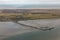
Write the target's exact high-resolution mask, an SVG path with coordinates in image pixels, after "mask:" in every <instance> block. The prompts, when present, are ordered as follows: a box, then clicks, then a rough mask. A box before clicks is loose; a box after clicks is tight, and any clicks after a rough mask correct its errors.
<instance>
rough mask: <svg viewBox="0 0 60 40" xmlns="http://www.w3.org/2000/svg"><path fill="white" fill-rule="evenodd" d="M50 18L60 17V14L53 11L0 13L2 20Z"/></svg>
mask: <svg viewBox="0 0 60 40" xmlns="http://www.w3.org/2000/svg"><path fill="white" fill-rule="evenodd" d="M47 18H48V19H50V18H60V15H58V14H53V13H47V14H43V13H39V14H38V13H36V14H32V13H28V14H26V13H25V14H22V13H19V14H18V13H16V14H13V13H12V14H8V13H6V14H4V13H2V14H0V20H6V21H7V20H32V19H47Z"/></svg>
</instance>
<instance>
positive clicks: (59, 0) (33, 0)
mask: <svg viewBox="0 0 60 40" xmlns="http://www.w3.org/2000/svg"><path fill="white" fill-rule="evenodd" d="M0 4H60V0H0Z"/></svg>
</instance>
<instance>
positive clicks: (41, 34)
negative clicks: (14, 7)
mask: <svg viewBox="0 0 60 40" xmlns="http://www.w3.org/2000/svg"><path fill="white" fill-rule="evenodd" d="M41 21H42V20H41ZM46 21H47V23H52V22H53V23H54V26H55V29H53V30H49V31H39V30H38V31H31V32H25V33H22V34H18V35H14V36H11V37H9V38H6V39H4V40H60V19H54V20H45V22H46ZM51 21H52V22H51ZM38 22H39V21H38ZM42 22H43V21H42Z"/></svg>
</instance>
